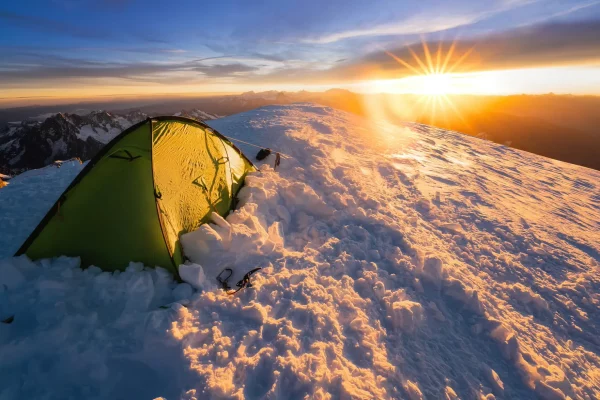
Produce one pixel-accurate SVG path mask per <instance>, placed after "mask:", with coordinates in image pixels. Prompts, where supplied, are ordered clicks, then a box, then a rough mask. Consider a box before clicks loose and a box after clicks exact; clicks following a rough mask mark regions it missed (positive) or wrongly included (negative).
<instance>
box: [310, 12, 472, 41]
mask: <svg viewBox="0 0 600 400" xmlns="http://www.w3.org/2000/svg"><path fill="white" fill-rule="evenodd" d="M481 18H482V15H481V14H479V15H455V16H436V17H426V16H416V17H412V18H410V19H407V20H404V21H398V22H394V23H391V24H383V25H377V26H372V27H368V28H364V29H353V30H347V31H342V32H336V33H331V34H327V35H323V36H319V37H315V38H309V39H304V40H303V42H305V43H321V44H326V43H334V42H338V41H340V40H344V39H352V38H357V37H363V36H391V35H418V34H423V33H432V32H439V31H444V30H447V29H452V28H457V27H459V26H463V25H469V24H472V23H475V22H477V21H478V20H480V19H481Z"/></svg>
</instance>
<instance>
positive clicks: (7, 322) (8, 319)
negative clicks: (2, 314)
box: [0, 315, 15, 324]
mask: <svg viewBox="0 0 600 400" xmlns="http://www.w3.org/2000/svg"><path fill="white" fill-rule="evenodd" d="M14 320H15V316H14V315H11V316H10V317H8V318H6V319H4V320H2V321H0V322H2V323H3V324H10V323H12V322H13V321H14Z"/></svg>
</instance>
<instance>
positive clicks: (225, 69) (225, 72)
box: [194, 63, 260, 77]
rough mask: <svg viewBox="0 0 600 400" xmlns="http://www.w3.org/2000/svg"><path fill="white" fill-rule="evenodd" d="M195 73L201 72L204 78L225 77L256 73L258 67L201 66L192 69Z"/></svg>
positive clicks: (242, 65) (243, 65)
mask: <svg viewBox="0 0 600 400" xmlns="http://www.w3.org/2000/svg"><path fill="white" fill-rule="evenodd" d="M194 69H195V70H196V71H199V72H202V73H203V74H204V75H206V76H210V77H227V76H232V75H236V74H243V73H247V72H254V71H258V70H259V69H260V68H259V67H254V66H250V65H246V64H241V63H235V64H216V65H202V66H198V67H195V68H194Z"/></svg>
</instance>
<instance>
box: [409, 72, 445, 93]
mask: <svg viewBox="0 0 600 400" xmlns="http://www.w3.org/2000/svg"><path fill="white" fill-rule="evenodd" d="M417 80H420V81H421V82H420V83H421V90H420V92H421V94H424V95H426V96H446V95H448V94H451V93H452V91H453V90H452V89H453V82H452V76H451V75H449V74H438V73H433V74H426V75H420V76H418V77H417Z"/></svg>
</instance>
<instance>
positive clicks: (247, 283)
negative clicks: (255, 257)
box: [217, 267, 262, 295]
mask: <svg viewBox="0 0 600 400" xmlns="http://www.w3.org/2000/svg"><path fill="white" fill-rule="evenodd" d="M261 269H262V268H260V267H258V268H254V269H252V270H250V271H248V272H247V273H246V275H244V277H243V278H242V280H240V281H239V282H238V283H236V284H235V286H237V287H238V288H237V289H236V290H235V291H231V287H230V286H229V284H228V283H227V281H228V280H229V278H231V275H233V270H232V269H231V268H225V269H224V270H223V271H221V272H220V273H219V275H217V281H218V282H219V283H220V284H221V287H222V288H223V290H224V291H225V293H227V294H228V295H232V294H236V293H237V292H239V291H240V290H242V289H243V288H245V287H252V283H251V282H250V276H252V274H253V273H255V272H257V271H259V270H261ZM223 272H227V276H226V277H222V276H221V275H223Z"/></svg>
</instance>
